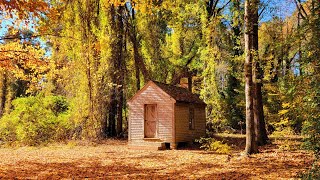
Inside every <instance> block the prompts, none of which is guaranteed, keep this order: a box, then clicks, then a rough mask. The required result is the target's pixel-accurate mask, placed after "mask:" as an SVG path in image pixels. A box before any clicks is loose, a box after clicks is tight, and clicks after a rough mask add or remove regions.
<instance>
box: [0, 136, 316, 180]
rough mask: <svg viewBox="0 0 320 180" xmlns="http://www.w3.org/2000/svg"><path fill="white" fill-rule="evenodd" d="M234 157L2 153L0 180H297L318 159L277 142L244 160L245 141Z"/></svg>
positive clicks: (115, 147) (185, 152)
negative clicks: (79, 179)
mask: <svg viewBox="0 0 320 180" xmlns="http://www.w3.org/2000/svg"><path fill="white" fill-rule="evenodd" d="M223 138H224V140H225V141H227V142H229V143H230V144H236V146H234V149H235V150H234V151H233V152H232V153H231V155H221V154H215V153H210V152H206V151H203V150H198V149H196V148H183V149H180V150H164V151H156V150H134V149H128V146H127V145H126V141H119V140H107V141H104V142H103V143H101V144H96V145H92V144H91V145H79V144H78V145H75V143H69V144H67V145H50V146H48V147H20V148H4V147H2V148H0V158H1V161H0V179H8V178H9V179H10V178H18V179H24V178H26V179H47V178H49V179H61V178H71V179H78V178H93V179H99V178H101V179H291V178H297V175H298V174H299V173H301V172H303V171H305V170H306V169H308V168H310V166H311V163H312V155H311V154H310V153H308V152H306V151H302V150H298V148H297V147H298V145H299V144H298V143H299V142H298V141H297V139H290V140H273V144H272V145H268V146H266V147H263V148H261V149H260V152H261V153H259V154H256V155H252V156H250V157H243V156H239V154H240V149H241V148H243V145H244V139H243V138H242V137H238V138H237V137H223Z"/></svg>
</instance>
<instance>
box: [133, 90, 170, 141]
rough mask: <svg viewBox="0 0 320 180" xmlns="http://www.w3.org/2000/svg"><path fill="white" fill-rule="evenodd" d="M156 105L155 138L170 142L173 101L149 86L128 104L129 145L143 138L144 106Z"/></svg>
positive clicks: (160, 91)
mask: <svg viewBox="0 0 320 180" xmlns="http://www.w3.org/2000/svg"><path fill="white" fill-rule="evenodd" d="M145 104H156V105H157V107H156V108H157V120H158V123H157V127H158V132H157V137H158V138H160V139H161V140H163V141H165V142H171V141H172V120H173V105H172V104H173V100H172V99H171V98H170V97H169V96H168V95H166V94H164V93H163V92H162V90H161V89H159V88H158V87H154V86H152V85H150V86H149V87H147V88H146V89H145V90H143V91H142V92H141V93H140V94H138V96H137V97H135V99H133V100H132V101H131V102H130V103H129V143H132V142H133V141H136V142H139V141H140V142H141V140H142V139H143V138H144V105H145Z"/></svg>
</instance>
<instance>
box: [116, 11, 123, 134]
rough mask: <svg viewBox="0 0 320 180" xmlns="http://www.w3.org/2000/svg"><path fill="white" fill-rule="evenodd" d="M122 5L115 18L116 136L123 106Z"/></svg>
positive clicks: (119, 132) (120, 128)
mask: <svg viewBox="0 0 320 180" xmlns="http://www.w3.org/2000/svg"><path fill="white" fill-rule="evenodd" d="M123 8H124V7H123V6H119V7H118V13H117V15H118V18H117V33H118V36H117V37H118V42H117V48H118V58H117V59H118V65H119V67H118V68H117V69H118V70H117V72H118V76H117V78H118V81H117V82H118V83H117V84H118V89H119V92H118V93H117V94H118V98H117V102H118V108H117V136H120V134H121V133H122V118H123V117H122V108H123V89H124V88H123V87H124V74H125V64H124V46H125V38H124V37H125V36H124V25H123V18H124V17H123V12H124V11H123V10H124V9H123Z"/></svg>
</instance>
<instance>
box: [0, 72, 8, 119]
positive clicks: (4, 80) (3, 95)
mask: <svg viewBox="0 0 320 180" xmlns="http://www.w3.org/2000/svg"><path fill="white" fill-rule="evenodd" d="M0 75H1V79H0V81H1V87H0V90H1V91H0V93H1V94H0V98H1V99H0V117H2V116H3V114H4V111H5V104H6V95H7V74H6V70H4V69H3V70H1V74H0Z"/></svg>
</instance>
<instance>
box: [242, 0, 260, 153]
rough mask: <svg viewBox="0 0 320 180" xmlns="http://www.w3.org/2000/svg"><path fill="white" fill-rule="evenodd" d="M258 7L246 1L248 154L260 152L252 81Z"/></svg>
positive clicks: (256, 2)
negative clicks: (255, 128) (256, 11)
mask: <svg viewBox="0 0 320 180" xmlns="http://www.w3.org/2000/svg"><path fill="white" fill-rule="evenodd" d="M257 8H258V1H257V0H246V1H245V17H244V18H245V55H246V58H245V64H244V71H245V96H246V148H245V153H246V154H253V153H257V152H258V148H257V144H256V140H255V139H256V138H255V131H254V114H253V83H252V62H253V57H254V56H253V54H254V53H253V52H252V50H253V41H254V39H253V23H254V18H253V16H254V12H255V9H257Z"/></svg>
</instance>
